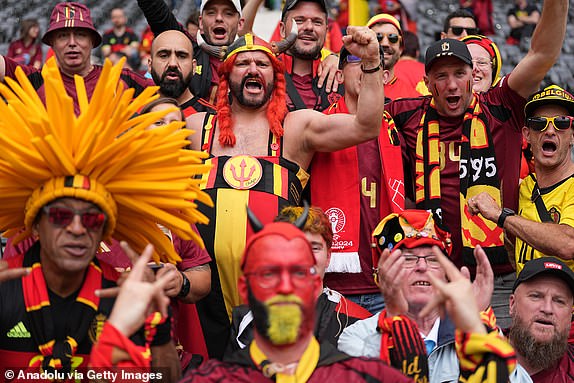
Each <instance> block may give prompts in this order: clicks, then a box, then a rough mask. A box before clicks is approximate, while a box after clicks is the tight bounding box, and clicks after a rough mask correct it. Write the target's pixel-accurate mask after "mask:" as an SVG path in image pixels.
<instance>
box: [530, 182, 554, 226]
mask: <svg viewBox="0 0 574 383" xmlns="http://www.w3.org/2000/svg"><path fill="white" fill-rule="evenodd" d="M530 177H532V179H533V180H534V188H532V196H531V197H530V200H531V201H532V202H534V204H535V205H536V211H537V212H538V216H539V217H540V220H541V221H542V222H554V221H553V220H552V217H550V214H548V209H546V205H545V204H544V200H543V199H542V195H541V194H540V188H539V187H538V181H536V178H534V175H532V174H531V175H530Z"/></svg>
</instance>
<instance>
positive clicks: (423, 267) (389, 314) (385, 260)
mask: <svg viewBox="0 0 574 383" xmlns="http://www.w3.org/2000/svg"><path fill="white" fill-rule="evenodd" d="M433 246H436V247H438V248H439V249H440V250H441V251H442V252H443V253H445V254H446V255H450V252H451V251H452V242H451V237H450V234H449V233H448V232H446V231H444V230H442V229H441V228H440V226H439V225H437V224H436V223H435V220H434V219H433V216H432V214H431V213H429V212H427V211H422V210H405V211H403V212H402V213H399V214H391V215H389V216H387V217H385V218H384V219H383V220H382V221H381V222H380V223H379V225H378V226H377V227H376V228H375V230H374V231H373V264H374V265H377V266H376V269H375V272H374V277H375V281H376V282H377V285H378V286H379V288H380V291H381V294H382V295H383V296H384V298H385V304H386V308H385V310H383V311H382V312H381V313H380V314H378V315H375V316H373V317H371V318H367V319H365V320H362V321H358V322H356V323H355V324H353V325H351V326H349V327H347V328H346V329H345V330H344V331H343V334H341V336H340V337H339V346H338V347H339V350H341V351H343V352H345V353H347V354H349V355H353V356H368V357H379V355H383V352H384V350H381V347H382V345H383V344H384V343H381V338H382V333H381V332H380V331H379V330H378V329H379V328H381V325H380V324H381V323H382V321H383V320H384V318H393V317H395V316H397V315H404V316H406V317H407V318H410V319H411V320H413V321H414V322H416V324H417V327H418V331H419V332H420V335H421V337H422V338H423V340H424V343H425V346H426V348H427V354H428V361H429V381H430V382H457V381H458V377H459V374H460V371H459V363H458V359H457V356H456V351H455V344H454V343H455V339H454V324H453V322H452V321H451V319H450V318H449V317H448V316H447V317H444V318H440V315H439V312H438V311H432V312H431V313H430V314H428V315H425V316H420V315H419V314H420V313H421V311H422V310H423V308H424V307H425V306H426V305H427V304H428V303H429V302H431V301H432V300H434V299H436V294H437V292H436V291H435V289H434V288H433V286H432V283H431V279H430V278H429V276H428V274H432V275H433V276H434V278H436V279H439V280H441V281H444V282H446V280H447V279H446V273H445V270H444V269H443V267H442V266H441V263H440V262H439V259H438V257H437V255H436V254H435V253H434V252H433V250H432V247H433ZM475 257H476V260H477V263H478V270H477V276H476V279H475V281H474V283H473V289H474V298H475V299H476V301H477V305H478V308H479V310H481V311H486V310H487V308H488V307H489V303H490V296H491V294H492V278H493V276H492V269H491V268H490V265H489V264H488V259H487V258H486V254H485V253H484V251H483V250H482V249H481V248H480V247H478V248H477V249H476V250H475ZM464 273H465V274H466V275H468V270H466V271H465V272H464ZM469 298H471V297H469ZM489 313H491V310H489Z"/></svg>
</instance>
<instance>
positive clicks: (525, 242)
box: [468, 85, 574, 274]
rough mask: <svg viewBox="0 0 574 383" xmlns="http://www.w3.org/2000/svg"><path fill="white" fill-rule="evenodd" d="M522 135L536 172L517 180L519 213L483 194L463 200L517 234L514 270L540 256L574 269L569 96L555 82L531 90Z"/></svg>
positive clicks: (572, 107) (573, 111)
mask: <svg viewBox="0 0 574 383" xmlns="http://www.w3.org/2000/svg"><path fill="white" fill-rule="evenodd" d="M524 114H525V117H526V123H525V126H524V127H523V128H522V134H523V135H524V137H525V139H526V141H527V142H528V143H529V144H530V146H531V148H532V154H533V156H534V169H535V174H530V175H529V176H528V177H527V178H525V179H524V181H523V182H522V183H521V184H520V197H519V207H518V209H519V210H518V211H519V215H516V214H515V213H514V211H512V210H510V209H508V208H506V207H505V208H501V207H500V206H499V204H497V203H495V202H494V201H493V200H492V199H491V198H489V196H488V195H485V194H479V195H477V196H476V197H474V198H472V199H470V200H469V201H468V206H469V211H470V212H471V213H473V214H478V213H480V214H481V215H482V216H483V217H485V218H487V219H489V220H490V221H492V222H495V223H497V225H498V226H500V227H502V228H504V230H505V231H506V232H507V233H509V234H510V235H512V236H514V237H516V245H515V252H514V254H515V259H516V272H517V273H518V274H520V272H521V271H522V269H523V268H524V265H525V264H526V263H527V262H528V261H530V260H532V259H536V258H541V257H544V256H553V257H558V258H560V260H562V261H563V262H564V263H566V264H567V265H568V266H569V267H570V268H573V269H574V204H573V202H572V195H573V193H574V178H573V176H574V163H573V162H572V160H571V158H570V152H571V149H572V146H573V145H574V129H573V123H572V121H573V117H572V116H574V97H573V96H572V95H571V94H570V93H568V92H566V91H565V90H564V89H562V88H560V87H559V86H556V85H550V86H548V87H546V88H545V89H544V90H542V91H540V92H537V93H535V94H533V95H532V96H531V97H530V98H529V101H528V103H527V104H526V106H525V108H524Z"/></svg>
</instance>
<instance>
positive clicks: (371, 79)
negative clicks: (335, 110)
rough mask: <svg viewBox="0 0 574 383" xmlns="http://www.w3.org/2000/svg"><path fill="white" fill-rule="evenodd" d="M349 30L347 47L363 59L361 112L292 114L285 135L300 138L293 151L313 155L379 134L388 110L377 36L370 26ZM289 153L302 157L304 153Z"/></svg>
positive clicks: (349, 28) (360, 93)
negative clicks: (385, 102) (351, 113)
mask: <svg viewBox="0 0 574 383" xmlns="http://www.w3.org/2000/svg"><path fill="white" fill-rule="evenodd" d="M347 32H348V34H347V35H346V36H344V37H343V43H344V44H345V47H346V48H347V49H348V51H349V52H350V53H351V54H352V55H355V56H358V57H361V58H362V64H361V65H362V68H363V75H362V79H361V89H360V92H359V100H358V103H357V114H356V115H349V114H334V115H329V116H326V115H323V114H321V113H318V112H313V111H309V110H300V111H296V112H293V113H289V114H288V117H287V119H286V125H288V126H289V128H288V129H286V132H285V138H286V140H287V139H289V140H291V141H292V143H293V141H294V140H297V141H298V142H297V143H295V145H289V147H290V149H289V150H290V151H292V150H298V151H303V152H305V153H306V154H308V155H310V156H312V155H313V153H314V152H317V151H321V152H331V151H335V150H340V149H343V148H346V147H349V146H353V145H357V144H359V143H361V142H364V141H367V140H369V139H372V138H375V137H377V135H378V134H379V130H380V128H381V121H382V118H383V112H384V90H383V87H384V82H383V69H382V66H381V65H382V63H381V58H380V55H379V43H378V41H377V36H376V34H375V32H373V31H372V30H370V29H369V28H367V27H348V29H347ZM288 130H289V131H290V132H288ZM288 134H289V137H288ZM286 148H287V146H286ZM286 154H287V155H289V156H290V157H292V158H293V157H299V158H300V153H293V152H290V153H286ZM303 162H305V161H303ZM300 164H301V163H300ZM303 165H304V164H303Z"/></svg>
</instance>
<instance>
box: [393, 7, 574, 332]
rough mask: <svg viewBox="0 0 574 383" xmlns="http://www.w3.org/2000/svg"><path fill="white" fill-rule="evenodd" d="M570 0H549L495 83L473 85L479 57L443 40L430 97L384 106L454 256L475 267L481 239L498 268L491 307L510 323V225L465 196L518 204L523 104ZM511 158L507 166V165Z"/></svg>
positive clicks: (412, 182)
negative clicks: (475, 210)
mask: <svg viewBox="0 0 574 383" xmlns="http://www.w3.org/2000/svg"><path fill="white" fill-rule="evenodd" d="M567 13H568V1H566V0H553V1H551V0H547V1H545V2H544V10H543V12H542V18H541V20H540V23H539V25H538V27H537V28H536V32H535V33H534V35H533V37H532V46H531V49H530V50H529V52H528V53H527V54H526V56H525V57H524V58H523V59H522V60H521V61H520V62H519V63H518V65H517V66H516V67H515V68H514V70H513V71H512V73H511V74H510V75H508V76H506V77H505V78H503V79H502V80H501V81H500V83H499V84H498V85H497V86H496V87H495V88H493V89H490V90H488V91H487V92H484V93H480V94H477V93H474V92H473V91H472V85H473V76H472V56H471V54H470V52H469V50H468V48H467V46H466V44H465V43H463V42H461V41H459V40H454V39H443V40H440V41H437V42H435V43H434V44H432V45H431V46H430V47H429V49H428V50H427V52H426V58H425V72H426V76H425V83H426V85H427V87H428V89H429V91H430V92H431V95H430V96H425V97H420V98H416V99H403V100H395V101H392V102H391V103H389V104H387V105H386V106H385V110H386V111H388V112H389V113H390V114H391V116H392V117H393V119H394V121H395V124H396V127H397V129H398V130H399V132H401V133H402V135H403V140H402V142H403V145H404V147H403V156H404V160H405V164H406V166H405V167H406V169H407V171H406V172H405V173H406V175H405V185H406V187H405V190H406V193H407V196H408V197H409V198H411V199H412V200H413V201H414V202H415V204H416V207H417V209H422V210H431V211H433V212H435V213H436V214H437V216H438V217H439V220H440V221H442V222H440V224H442V225H444V226H445V227H446V228H448V231H449V232H450V233H451V234H452V241H453V251H452V255H451V258H452V260H453V261H454V263H455V264H456V265H457V266H458V267H460V266H462V265H464V264H466V265H468V266H470V267H471V268H474V267H475V262H474V257H473V256H472V254H473V249H474V248H475V247H476V246H477V245H480V246H481V247H482V248H483V249H484V250H485V252H486V254H487V256H488V259H489V261H490V263H491V265H492V268H493V271H494V274H495V289H494V294H493V301H492V306H493V308H494V310H495V313H496V316H497V318H498V319H499V320H500V321H501V325H502V326H503V327H504V326H507V325H508V324H509V321H510V317H509V314H508V305H507V302H508V296H509V295H510V292H511V289H512V284H513V281H514V273H513V268H512V265H511V264H510V262H509V260H508V255H507V252H506V250H505V247H504V233H503V230H502V229H501V228H499V227H497V226H496V224H495V223H493V222H490V221H488V220H486V219H483V218H482V217H481V216H478V215H474V216H473V215H471V214H470V213H469V211H468V208H466V201H468V199H470V198H472V197H473V196H475V195H477V194H479V193H480V192H487V193H489V194H490V195H491V196H492V197H493V199H495V200H496V201H497V202H498V203H499V204H502V205H503V206H505V207H508V208H511V209H516V208H517V202H518V178H519V169H520V155H521V147H522V136H521V129H522V126H523V123H524V115H523V114H522V110H523V108H524V105H525V104H526V98H527V97H528V96H529V95H530V94H531V93H534V92H535V91H537V90H538V87H539V86H540V83H541V81H542V80H543V79H544V76H545V75H546V73H547V71H548V70H549V69H550V68H551V67H552V65H553V64H554V63H555V62H556V60H557V58H558V56H559V55H560V49H561V46H562V41H563V40H564V35H565V30H566V19H567V15H566V14H567ZM503 164H504V165H503Z"/></svg>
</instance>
